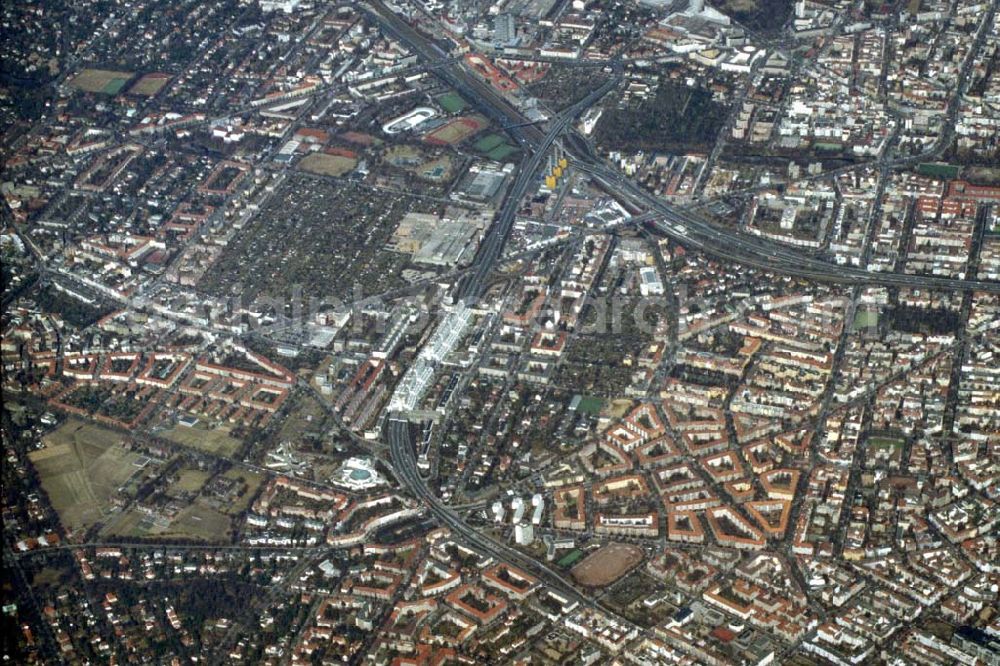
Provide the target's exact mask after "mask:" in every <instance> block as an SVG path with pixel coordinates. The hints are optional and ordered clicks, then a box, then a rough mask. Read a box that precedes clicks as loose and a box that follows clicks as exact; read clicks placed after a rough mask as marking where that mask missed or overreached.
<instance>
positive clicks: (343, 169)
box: [299, 153, 358, 176]
mask: <svg viewBox="0 0 1000 666" xmlns="http://www.w3.org/2000/svg"><path fill="white" fill-rule="evenodd" d="M357 165H358V160H356V159H355V158H353V157H347V156H346V155H330V154H328V153H312V154H310V155H306V156H305V157H303V158H302V161H301V162H299V168H301V169H302V170H303V171H308V172H309V173H316V174H319V175H321V176H343V175H344V174H346V173H350V172H351V171H352V170H353V169H354V167H356V166H357Z"/></svg>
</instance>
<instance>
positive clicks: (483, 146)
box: [472, 134, 504, 153]
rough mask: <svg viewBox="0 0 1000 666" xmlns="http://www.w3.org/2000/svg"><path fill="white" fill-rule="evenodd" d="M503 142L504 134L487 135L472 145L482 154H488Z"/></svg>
mask: <svg viewBox="0 0 1000 666" xmlns="http://www.w3.org/2000/svg"><path fill="white" fill-rule="evenodd" d="M503 142H504V138H503V135H502V134H487V135H486V136H484V137H483V138H482V139H479V140H478V141H476V142H475V143H474V144H472V147H473V148H475V149H476V150H478V151H479V152H481V153H488V152H490V151H491V150H493V149H494V148H496V147H497V146H499V145H500V144H502V143H503Z"/></svg>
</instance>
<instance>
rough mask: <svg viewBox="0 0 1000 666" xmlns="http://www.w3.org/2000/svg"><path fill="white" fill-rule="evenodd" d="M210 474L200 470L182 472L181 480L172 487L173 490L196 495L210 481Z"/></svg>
mask: <svg viewBox="0 0 1000 666" xmlns="http://www.w3.org/2000/svg"><path fill="white" fill-rule="evenodd" d="M209 476H210V474H209V473H208V472H206V471H203V470H200V469H184V470H181V473H180V478H179V479H177V482H176V483H174V485H173V486H171V490H174V491H181V492H186V493H196V492H198V491H199V490H201V487H202V486H204V485H205V482H206V481H208V477H209Z"/></svg>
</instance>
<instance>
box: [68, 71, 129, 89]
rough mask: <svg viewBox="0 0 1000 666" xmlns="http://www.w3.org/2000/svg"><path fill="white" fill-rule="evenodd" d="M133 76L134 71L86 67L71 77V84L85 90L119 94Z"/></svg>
mask: <svg viewBox="0 0 1000 666" xmlns="http://www.w3.org/2000/svg"><path fill="white" fill-rule="evenodd" d="M133 76H134V74H133V72H116V71H114V70H110V69H85V70H83V71H82V72H80V73H79V74H77V75H76V76H74V77H73V78H72V79H70V81H69V85H70V86H71V87H73V88H76V89H77V90H83V91H84V92H92V93H104V94H105V95H117V94H118V93H119V92H120V91H121V89H122V88H124V87H125V84H126V83H128V82H129V79H131V78H132V77H133Z"/></svg>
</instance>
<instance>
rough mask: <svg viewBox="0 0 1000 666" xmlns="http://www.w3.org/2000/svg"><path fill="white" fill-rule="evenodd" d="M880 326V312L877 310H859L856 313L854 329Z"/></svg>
mask: <svg viewBox="0 0 1000 666" xmlns="http://www.w3.org/2000/svg"><path fill="white" fill-rule="evenodd" d="M874 326H878V312H877V311H875V310H859V311H858V312H857V313H856V314H855V315H854V330H855V331H857V330H859V329H862V328H872V327H874Z"/></svg>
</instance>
